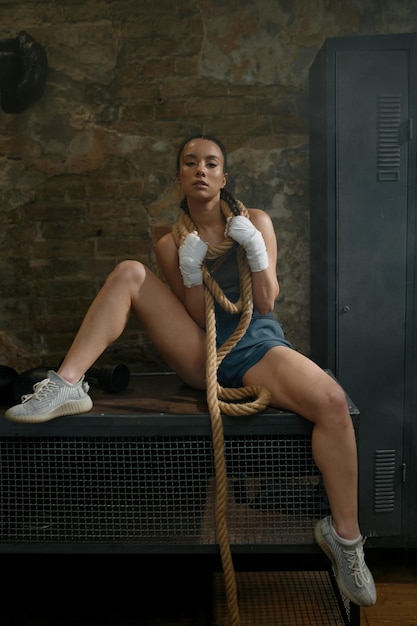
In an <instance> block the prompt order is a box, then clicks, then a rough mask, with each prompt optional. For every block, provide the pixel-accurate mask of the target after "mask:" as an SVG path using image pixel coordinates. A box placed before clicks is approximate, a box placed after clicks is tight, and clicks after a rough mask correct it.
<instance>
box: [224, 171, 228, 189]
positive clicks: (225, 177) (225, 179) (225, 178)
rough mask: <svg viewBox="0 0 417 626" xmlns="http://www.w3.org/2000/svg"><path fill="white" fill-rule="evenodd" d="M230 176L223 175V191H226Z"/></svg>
mask: <svg viewBox="0 0 417 626" xmlns="http://www.w3.org/2000/svg"><path fill="white" fill-rule="evenodd" d="M228 176H229V174H227V173H225V174H223V185H222V189H224V188H225V187H226V183H227V177H228Z"/></svg>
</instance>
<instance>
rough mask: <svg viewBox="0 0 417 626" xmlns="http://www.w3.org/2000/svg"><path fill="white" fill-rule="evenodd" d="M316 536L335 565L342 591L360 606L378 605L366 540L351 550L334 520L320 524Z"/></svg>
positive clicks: (329, 518)
mask: <svg viewBox="0 0 417 626" xmlns="http://www.w3.org/2000/svg"><path fill="white" fill-rule="evenodd" d="M314 534H315V537H316V541H317V543H318V544H319V546H320V547H321V548H322V550H323V551H324V552H325V553H326V554H327V556H328V557H329V559H330V560H331V562H332V564H333V569H334V572H335V576H336V582H337V584H338V587H339V589H340V591H341V592H342V593H343V594H344V595H345V596H347V597H348V598H349V600H351V602H354V603H355V604H358V605H359V606H372V605H373V604H375V602H376V590H375V583H374V579H373V577H372V574H371V572H370V571H369V569H368V567H367V565H366V563H365V557H364V554H363V544H364V543H365V540H364V539H363V538H362V537H360V539H358V541H357V542H356V543H355V544H353V545H352V546H346V545H344V544H343V543H341V542H340V541H339V540H338V539H337V537H336V534H335V531H334V529H333V525H332V518H331V516H329V517H325V518H324V519H322V520H321V521H320V522H318V524H317V525H316V528H315V530H314Z"/></svg>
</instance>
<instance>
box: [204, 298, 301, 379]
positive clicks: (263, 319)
mask: <svg viewBox="0 0 417 626" xmlns="http://www.w3.org/2000/svg"><path fill="white" fill-rule="evenodd" d="M238 321H239V315H231V314H230V313H226V312H225V311H224V310H223V309H218V308H217V307H216V325H217V347H218V348H219V346H221V345H222V344H223V343H224V342H225V341H226V340H227V339H228V338H229V337H230V335H231V334H232V333H233V332H234V330H235V329H236V326H237V324H238ZM276 346H285V347H287V348H291V347H292V346H291V344H290V342H289V341H287V340H286V339H285V336H284V331H283V330H282V327H281V324H280V323H279V322H278V321H277V320H276V319H275V318H274V317H273V314H272V313H268V314H267V315H261V314H260V313H259V312H258V311H257V310H255V311H254V313H253V316H252V320H251V322H250V324H249V327H248V329H247V331H246V333H245V335H244V336H243V337H242V339H241V340H240V341H239V342H238V343H237V344H236V346H235V347H234V348H233V349H232V350H231V352H229V354H227V355H226V357H225V358H224V359H223V361H222V362H221V363H220V366H219V368H218V371H217V379H218V382H219V384H220V385H221V386H222V387H241V386H242V379H243V377H244V375H245V374H246V372H247V371H248V370H249V369H250V368H251V367H252V366H253V365H255V364H256V363H258V362H259V361H260V360H261V359H262V357H263V356H264V355H265V354H266V353H267V352H268V350H270V349H271V348H274V347H276Z"/></svg>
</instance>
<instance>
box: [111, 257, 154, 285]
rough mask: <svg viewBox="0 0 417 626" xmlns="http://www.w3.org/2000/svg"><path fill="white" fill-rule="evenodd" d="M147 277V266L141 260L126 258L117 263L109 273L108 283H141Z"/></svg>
mask: <svg viewBox="0 0 417 626" xmlns="http://www.w3.org/2000/svg"><path fill="white" fill-rule="evenodd" d="M145 278H146V267H145V266H144V265H143V263H141V262H140V261H135V260H130V259H129V260H126V261H121V262H120V263H118V264H117V265H116V267H115V268H114V269H113V270H112V272H111V273H110V274H109V275H108V277H107V280H106V282H107V283H126V284H128V283H132V284H134V285H136V286H138V285H141V284H142V283H143V281H144V280H145Z"/></svg>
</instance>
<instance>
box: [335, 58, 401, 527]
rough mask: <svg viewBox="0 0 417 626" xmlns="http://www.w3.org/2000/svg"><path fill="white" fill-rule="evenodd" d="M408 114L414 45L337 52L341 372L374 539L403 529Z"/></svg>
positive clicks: (364, 509)
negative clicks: (354, 412)
mask: <svg viewBox="0 0 417 626" xmlns="http://www.w3.org/2000/svg"><path fill="white" fill-rule="evenodd" d="M407 120H408V55H407V51H404V50H401V49H392V50H370V51H363V50H353V51H352V50H348V51H338V52H337V53H336V178H337V181H336V189H337V192H336V196H337V197H336V219H337V235H336V239H337V263H338V271H337V276H338V278H337V283H338V284H337V287H336V307H337V321H336V324H337V329H336V342H337V345H336V354H337V356H336V369H337V371H336V374H337V377H338V379H339V381H340V382H341V384H342V385H343V386H344V388H345V389H346V391H347V392H348V394H349V395H350V396H351V398H352V399H353V400H354V402H355V403H356V404H357V406H358V408H359V410H360V413H361V417H360V431H359V432H360V436H359V468H360V489H359V493H360V498H359V506H360V521H361V527H362V531H363V533H364V534H366V535H368V536H384V535H385V536H386V535H399V534H400V533H401V498H402V483H401V464H402V455H403V449H402V447H403V428H404V378H405V371H404V368H405V342H406V335H405V332H406V327H405V321H406V320H405V317H406V270H407V266H406V260H407V258H406V257H407V165H408V164H407ZM370 500H372V501H373V506H369V504H370ZM362 503H363V504H364V506H362ZM365 503H366V506H365Z"/></svg>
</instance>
